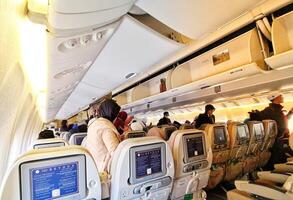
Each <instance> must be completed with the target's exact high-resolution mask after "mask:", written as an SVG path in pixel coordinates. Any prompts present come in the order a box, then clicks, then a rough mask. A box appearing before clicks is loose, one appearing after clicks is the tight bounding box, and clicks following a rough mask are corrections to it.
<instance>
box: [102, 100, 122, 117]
mask: <svg viewBox="0 0 293 200" xmlns="http://www.w3.org/2000/svg"><path fill="white" fill-rule="evenodd" d="M119 111H120V106H119V105H118V104H117V103H116V101H114V100H112V99H106V100H105V101H103V102H102V103H101V105H100V107H99V113H100V116H101V117H103V118H106V119H108V120H109V121H111V122H113V121H114V120H115V118H116V117H117V115H118V113H119Z"/></svg>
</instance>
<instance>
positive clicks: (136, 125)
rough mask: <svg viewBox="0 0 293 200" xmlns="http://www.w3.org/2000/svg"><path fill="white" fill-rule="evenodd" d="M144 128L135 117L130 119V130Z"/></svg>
mask: <svg viewBox="0 0 293 200" xmlns="http://www.w3.org/2000/svg"><path fill="white" fill-rule="evenodd" d="M144 128H145V127H144V125H143V123H142V122H140V121H138V120H136V119H134V120H132V122H131V124H130V129H131V130H132V131H143V130H144Z"/></svg>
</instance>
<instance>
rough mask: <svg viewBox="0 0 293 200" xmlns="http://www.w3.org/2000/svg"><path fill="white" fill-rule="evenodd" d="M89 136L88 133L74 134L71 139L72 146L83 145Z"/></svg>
mask: <svg viewBox="0 0 293 200" xmlns="http://www.w3.org/2000/svg"><path fill="white" fill-rule="evenodd" d="M86 136H87V133H74V134H72V135H71V136H70V138H69V144H70V145H81V144H82V141H83V139H84V138H85V137H86Z"/></svg>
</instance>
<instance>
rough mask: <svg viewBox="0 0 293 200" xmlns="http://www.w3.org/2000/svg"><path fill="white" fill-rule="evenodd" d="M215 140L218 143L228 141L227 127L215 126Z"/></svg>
mask: <svg viewBox="0 0 293 200" xmlns="http://www.w3.org/2000/svg"><path fill="white" fill-rule="evenodd" d="M214 142H215V144H217V145H222V144H226V143H227V138H226V133H225V127H224V126H220V127H214Z"/></svg>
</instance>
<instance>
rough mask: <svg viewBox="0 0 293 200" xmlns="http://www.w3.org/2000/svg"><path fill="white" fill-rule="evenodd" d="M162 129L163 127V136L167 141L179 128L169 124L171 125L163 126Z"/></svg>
mask: <svg viewBox="0 0 293 200" xmlns="http://www.w3.org/2000/svg"><path fill="white" fill-rule="evenodd" d="M161 129H162V133H163V138H164V140H166V141H167V140H169V138H170V137H171V135H172V133H173V132H174V131H176V130H177V128H176V127H175V126H169V125H165V126H162V127H161Z"/></svg>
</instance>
